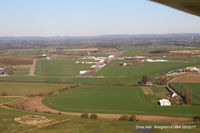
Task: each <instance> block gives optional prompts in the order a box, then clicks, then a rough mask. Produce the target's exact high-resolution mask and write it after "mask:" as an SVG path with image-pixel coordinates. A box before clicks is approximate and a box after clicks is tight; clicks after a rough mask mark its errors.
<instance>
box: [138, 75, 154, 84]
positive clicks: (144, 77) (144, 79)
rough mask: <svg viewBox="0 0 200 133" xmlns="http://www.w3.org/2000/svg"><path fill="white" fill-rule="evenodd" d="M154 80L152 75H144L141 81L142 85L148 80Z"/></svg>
mask: <svg viewBox="0 0 200 133" xmlns="http://www.w3.org/2000/svg"><path fill="white" fill-rule="evenodd" d="M149 81H152V78H151V77H150V76H143V77H142V80H141V81H140V82H139V84H140V85H146V83H147V82H149Z"/></svg>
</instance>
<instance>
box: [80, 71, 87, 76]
mask: <svg viewBox="0 0 200 133" xmlns="http://www.w3.org/2000/svg"><path fill="white" fill-rule="evenodd" d="M87 72H88V71H86V70H85V71H80V72H79V74H80V75H83V74H86V73H87Z"/></svg>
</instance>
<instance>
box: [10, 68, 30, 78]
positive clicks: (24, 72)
mask: <svg viewBox="0 0 200 133" xmlns="http://www.w3.org/2000/svg"><path fill="white" fill-rule="evenodd" d="M29 70H30V69H29V68H19V69H17V70H15V71H14V73H13V74H12V76H27V75H28V74H29Z"/></svg>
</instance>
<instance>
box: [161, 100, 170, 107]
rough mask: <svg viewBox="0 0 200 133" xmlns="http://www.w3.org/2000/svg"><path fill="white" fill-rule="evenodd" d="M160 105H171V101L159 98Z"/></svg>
mask: <svg viewBox="0 0 200 133" xmlns="http://www.w3.org/2000/svg"><path fill="white" fill-rule="evenodd" d="M159 103H160V106H171V102H170V101H169V100H167V99H161V100H159Z"/></svg>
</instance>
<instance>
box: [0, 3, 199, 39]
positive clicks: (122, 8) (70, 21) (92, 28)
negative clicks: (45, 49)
mask: <svg viewBox="0 0 200 133" xmlns="http://www.w3.org/2000/svg"><path fill="white" fill-rule="evenodd" d="M165 33H200V17H197V16H194V15H190V14H187V13H184V12H181V11H178V10H175V9H172V8H170V7H167V6H164V5H160V4H158V3H154V2H151V1H148V0H0V36H95V35H109V34H165Z"/></svg>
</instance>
